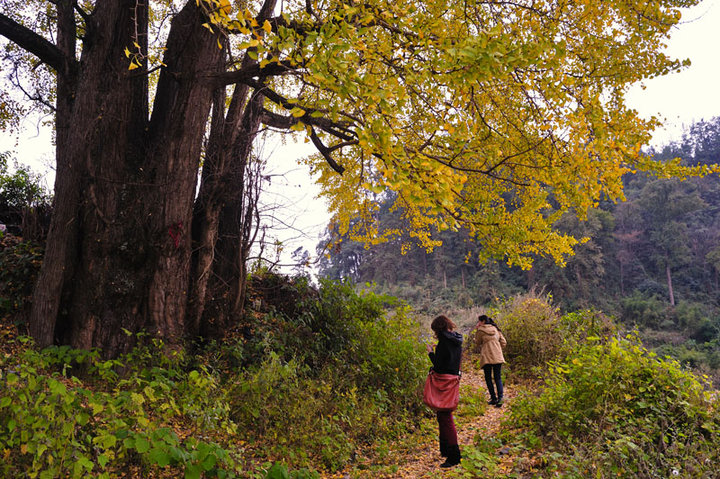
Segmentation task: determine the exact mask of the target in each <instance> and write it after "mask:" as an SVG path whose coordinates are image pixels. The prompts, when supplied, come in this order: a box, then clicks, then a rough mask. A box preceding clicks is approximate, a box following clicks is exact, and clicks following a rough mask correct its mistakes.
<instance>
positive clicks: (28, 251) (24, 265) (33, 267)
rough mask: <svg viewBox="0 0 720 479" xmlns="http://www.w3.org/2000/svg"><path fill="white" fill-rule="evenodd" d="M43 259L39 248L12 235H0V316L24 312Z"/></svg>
mask: <svg viewBox="0 0 720 479" xmlns="http://www.w3.org/2000/svg"><path fill="white" fill-rule="evenodd" d="M42 257H43V249H42V247H41V246H40V245H38V244H36V243H33V242H31V241H21V239H20V238H18V237H16V236H12V235H5V236H0V316H3V315H5V314H9V315H13V316H16V315H18V314H20V315H22V314H23V313H24V312H26V309H27V306H28V304H29V300H30V296H31V295H32V289H33V286H34V285H35V278H36V277H37V275H38V272H39V271H40V265H41V264H42ZM16 318H17V316H16ZM18 319H21V318H18Z"/></svg>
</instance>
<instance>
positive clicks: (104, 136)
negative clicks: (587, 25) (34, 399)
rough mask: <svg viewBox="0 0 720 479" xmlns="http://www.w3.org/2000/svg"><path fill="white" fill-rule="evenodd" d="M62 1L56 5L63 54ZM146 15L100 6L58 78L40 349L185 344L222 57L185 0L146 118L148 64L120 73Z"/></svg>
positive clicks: (112, 351)
mask: <svg viewBox="0 0 720 479" xmlns="http://www.w3.org/2000/svg"><path fill="white" fill-rule="evenodd" d="M70 3H71V2H67V4H65V3H62V4H60V5H59V7H58V13H59V15H58V19H59V23H60V27H59V29H58V42H59V43H60V44H61V48H63V50H64V51H65V52H66V53H67V54H68V55H70V54H72V53H73V52H74V46H71V45H70V42H69V41H68V42H67V43H68V44H67V45H62V43H63V41H64V39H65V38H69V36H70V32H69V30H70V27H69V25H70V22H69V21H67V17H66V16H67V15H71V14H72V11H71V9H72V7H71V5H70V6H69V4H70ZM63 8H70V11H69V12H68V11H65V10H63ZM61 12H65V13H64V14H62V13H61ZM147 13H148V11H147V7H146V6H145V3H143V2H139V1H136V0H116V1H108V2H100V3H98V5H97V7H96V9H95V11H94V12H93V14H92V15H91V16H90V17H89V18H90V20H89V22H88V25H87V31H86V32H85V37H84V47H83V51H82V59H81V61H80V63H79V65H80V68H79V70H78V71H77V74H76V75H67V76H64V75H61V74H59V75H58V109H57V118H56V121H57V128H58V140H57V150H56V155H57V175H56V184H55V205H54V216H53V220H52V223H51V227H50V231H49V233H48V243H47V249H46V256H45V260H44V262H43V267H42V271H41V274H40V278H39V281H38V283H37V286H36V289H35V293H34V297H33V310H32V313H31V318H30V324H29V326H30V333H31V334H32V335H33V336H34V337H35V338H36V340H37V342H38V344H39V345H41V346H45V345H48V344H51V343H52V342H53V340H54V341H57V342H60V343H62V344H70V345H72V346H73V347H77V348H86V349H87V348H91V347H98V348H101V349H102V351H103V354H104V355H105V356H108V357H110V356H116V355H118V354H120V353H122V352H124V351H127V350H128V349H129V348H130V347H131V346H132V344H133V340H134V338H133V337H132V336H130V335H126V334H122V332H121V331H122V330H123V329H125V330H127V331H129V332H130V333H136V332H139V331H142V330H146V331H148V332H150V333H152V334H155V335H157V336H159V337H160V338H162V339H164V340H166V341H167V342H170V343H174V342H177V341H179V340H181V339H182V338H183V337H184V332H185V324H184V320H185V312H186V304H187V294H188V286H189V284H188V283H189V276H190V240H189V238H190V235H189V228H190V224H191V221H192V203H193V198H194V195H195V186H196V174H197V169H198V164H199V158H200V151H201V146H202V139H203V132H204V126H205V123H206V121H207V117H208V114H209V110H210V104H211V95H212V91H213V87H212V86H211V82H210V81H208V80H207V79H208V78H210V77H212V75H214V74H217V73H218V71H220V70H221V69H222V67H223V66H224V57H223V55H224V53H223V50H220V49H219V48H218V46H217V43H216V39H215V36H214V35H213V34H212V33H210V32H209V31H208V30H207V29H206V28H204V27H203V26H202V24H203V23H204V22H205V21H206V20H205V18H204V14H203V12H202V11H201V9H200V8H199V7H198V6H197V5H196V3H195V2H192V1H191V2H188V4H187V5H186V6H185V7H184V8H183V9H182V11H181V12H180V13H179V14H178V15H177V16H176V17H175V19H174V20H173V22H172V25H171V29H170V34H169V38H168V42H167V49H166V52H165V58H164V63H165V65H166V67H164V68H163V71H162V72H161V74H160V79H159V82H158V86H157V90H156V95H155V103H154V107H153V116H152V118H151V119H150V120H149V121H148V83H147V74H146V66H145V65H141V67H140V68H138V69H135V70H128V59H127V58H126V56H125V54H124V49H125V47H127V46H132V45H133V44H134V43H138V44H139V45H140V49H141V50H143V49H145V48H146V38H145V32H146V30H147ZM60 32H63V34H61V33H60ZM136 32H139V36H138V35H136ZM72 35H73V37H74V31H73V32H72ZM138 72H139V73H138ZM59 73H60V72H59Z"/></svg>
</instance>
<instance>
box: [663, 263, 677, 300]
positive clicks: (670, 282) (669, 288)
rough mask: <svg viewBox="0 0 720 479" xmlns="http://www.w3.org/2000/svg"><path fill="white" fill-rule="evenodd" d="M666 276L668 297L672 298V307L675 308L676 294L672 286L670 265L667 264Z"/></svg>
mask: <svg viewBox="0 0 720 479" xmlns="http://www.w3.org/2000/svg"><path fill="white" fill-rule="evenodd" d="M665 275H666V276H667V285H668V295H669V296H670V306H673V307H674V306H675V293H674V291H673V285H672V274H671V273H670V264H668V263H666V264H665Z"/></svg>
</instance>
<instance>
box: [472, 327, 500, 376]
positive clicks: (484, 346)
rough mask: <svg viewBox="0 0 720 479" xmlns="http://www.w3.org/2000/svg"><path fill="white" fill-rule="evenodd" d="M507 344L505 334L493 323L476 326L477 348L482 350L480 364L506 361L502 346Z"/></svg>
mask: <svg viewBox="0 0 720 479" xmlns="http://www.w3.org/2000/svg"><path fill="white" fill-rule="evenodd" d="M506 345H507V341H505V336H503V335H502V333H501V332H500V330H499V329H498V328H496V327H495V326H493V325H492V324H480V325H478V326H477V327H476V328H475V350H476V351H479V352H480V366H481V367H482V366H484V365H486V364H501V363H504V362H505V357H504V356H503V352H502V348H504V347H505V346H506Z"/></svg>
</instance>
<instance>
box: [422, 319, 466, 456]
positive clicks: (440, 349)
mask: <svg viewBox="0 0 720 479" xmlns="http://www.w3.org/2000/svg"><path fill="white" fill-rule="evenodd" d="M430 328H431V329H432V330H433V332H434V333H435V337H436V338H437V339H438V343H437V345H436V346H435V348H434V350H433V347H432V345H430V344H428V345H427V351H428V354H429V356H430V361H432V364H433V370H434V371H435V372H436V373H438V374H454V375H459V374H460V359H461V357H462V342H463V337H462V334H460V333H457V332H455V331H453V330H454V329H455V324H454V323H453V322H452V321H451V320H450V319H448V318H447V317H446V316H443V315H440V316H438V317H437V318H435V319H433V322H432V324H431V325H430ZM437 420H438V426H439V429H440V454H441V455H442V456H443V457H446V458H447V460H446V461H445V462H444V463H442V464H441V465H440V467H452V466H455V465H457V464H460V447H459V446H458V440H457V430H456V429H455V420H454V419H453V415H452V411H438V412H437Z"/></svg>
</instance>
